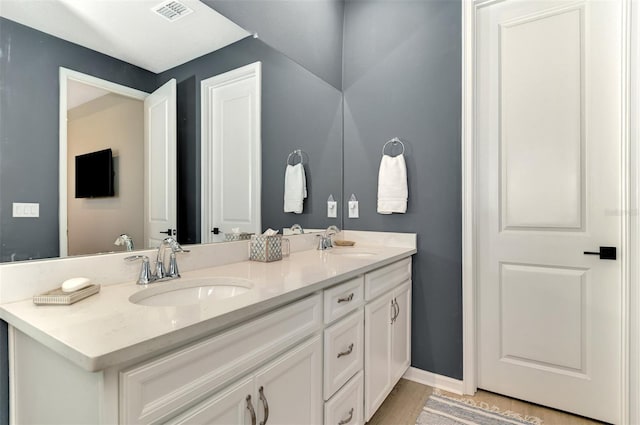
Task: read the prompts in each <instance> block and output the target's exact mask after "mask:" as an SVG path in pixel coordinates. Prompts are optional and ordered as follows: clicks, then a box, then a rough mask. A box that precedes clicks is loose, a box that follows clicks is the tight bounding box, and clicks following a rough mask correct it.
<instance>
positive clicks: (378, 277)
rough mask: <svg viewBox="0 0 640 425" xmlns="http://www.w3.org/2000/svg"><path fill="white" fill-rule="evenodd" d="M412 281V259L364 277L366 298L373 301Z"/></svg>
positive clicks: (398, 262)
mask: <svg viewBox="0 0 640 425" xmlns="http://www.w3.org/2000/svg"><path fill="white" fill-rule="evenodd" d="M409 279H411V257H409V258H405V259H404V260H400V261H397V262H395V263H393V264H390V265H388V266H385V267H382V268H380V269H378V270H374V271H372V272H370V273H367V274H366V275H364V298H365V300H367V301H371V300H373V299H374V298H376V297H378V296H379V295H382V294H384V293H385V292H387V291H389V290H391V289H393V288H395V287H396V286H398V285H400V284H401V283H402V282H404V281H406V280H409Z"/></svg>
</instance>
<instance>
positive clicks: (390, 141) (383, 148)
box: [382, 137, 404, 155]
mask: <svg viewBox="0 0 640 425" xmlns="http://www.w3.org/2000/svg"><path fill="white" fill-rule="evenodd" d="M389 143H391V144H393V145H397V144H398V143H400V146H402V152H400V154H399V155H404V143H402V140H400V139H398V138H397V137H394V138H393V139H391V140H389V141H388V142H387V143H385V144H384V145H383V146H382V155H384V150H385V148H386V147H387V145H388V144H389Z"/></svg>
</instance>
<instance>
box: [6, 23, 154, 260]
mask: <svg viewBox="0 0 640 425" xmlns="http://www.w3.org/2000/svg"><path fill="white" fill-rule="evenodd" d="M0 43H1V45H0V55H1V57H0V111H2V113H1V114H0V231H1V232H2V233H0V262H4V261H11V260H25V259H29V258H46V257H56V256H58V252H59V251H58V248H59V246H58V227H59V226H58V136H59V124H58V123H59V112H58V111H59V107H58V105H59V93H58V86H59V84H58V81H59V67H61V66H62V67H67V68H71V69H73V70H76V71H80V72H84V73H86V74H90V75H94V76H96V77H99V78H105V79H108V80H111V81H114V82H116V83H119V84H123V85H126V86H129V87H134V88H137V89H139V90H143V91H152V90H153V89H154V88H155V84H156V76H155V74H153V73H151V72H148V71H145V70H143V69H141V68H138V67H135V66H133V65H130V64H128V63H125V62H122V61H119V60H117V59H114V58H112V57H109V56H105V55H103V54H100V53H98V52H95V51H93V50H89V49H86V48H84V47H80V46H78V45H76V44H72V43H69V42H66V41H64V40H61V39H59V38H56V37H52V36H50V35H47V34H44V33H42V32H39V31H35V30H33V29H31V28H28V27H25V26H23V25H20V24H17V23H15V22H13V21H10V20H7V19H4V18H0ZM13 202H39V203H40V218H38V219H25V218H13V217H12V212H13V211H12V203H13ZM34 240H37V241H39V243H38V244H34V243H33V241H34Z"/></svg>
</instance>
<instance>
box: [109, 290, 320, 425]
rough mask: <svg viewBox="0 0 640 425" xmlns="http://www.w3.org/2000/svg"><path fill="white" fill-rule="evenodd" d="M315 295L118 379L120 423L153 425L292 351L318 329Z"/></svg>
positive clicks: (135, 368)
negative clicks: (268, 361)
mask: <svg viewBox="0 0 640 425" xmlns="http://www.w3.org/2000/svg"><path fill="white" fill-rule="evenodd" d="M321 306H322V298H321V295H320V294H317V295H313V296H311V297H308V298H305V299H303V300H301V301H298V302H295V303H293V304H291V305H288V306H286V307H283V308H281V309H279V310H276V311H274V312H272V313H268V314H265V315H264V316H260V317H258V318H257V319H254V320H251V321H249V322H247V323H245V324H242V325H239V326H237V327H234V328H232V329H230V330H228V331H226V332H224V333H222V334H220V335H216V336H214V337H212V338H210V339H207V340H204V341H202V342H199V343H196V344H194V345H191V346H189V347H187V348H185V349H181V350H179V351H177V352H174V353H171V354H169V355H166V356H164V357H161V358H159V359H157V360H153V361H150V362H147V363H144V364H141V365H138V366H136V367H134V368H132V369H129V370H125V371H123V372H121V373H120V422H121V423H126V424H138V423H151V422H155V421H157V420H159V419H161V418H163V417H166V415H168V414H170V413H172V412H175V411H177V410H178V409H180V408H182V407H184V406H185V405H187V404H189V403H191V402H193V401H195V400H196V399H197V398H198V397H200V396H202V395H204V394H207V393H210V392H211V391H213V390H215V389H218V388H221V387H222V386H223V385H225V384H227V383H228V382H230V381H231V380H232V379H234V378H238V377H240V376H241V375H245V374H246V373H247V372H249V371H250V370H251V369H252V368H254V367H257V366H259V365H260V364H262V363H264V362H266V361H267V360H269V359H270V358H271V357H273V356H274V355H276V354H277V353H279V352H281V351H282V350H284V349H286V348H287V347H290V346H291V345H293V344H295V343H296V342H298V341H301V340H302V339H303V338H305V337H307V336H308V335H310V334H311V333H313V332H315V331H317V330H319V329H320V328H321V326H322V317H321V315H322V307H321Z"/></svg>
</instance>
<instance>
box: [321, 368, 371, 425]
mask: <svg viewBox="0 0 640 425" xmlns="http://www.w3.org/2000/svg"><path fill="white" fill-rule="evenodd" d="M363 387H364V375H363V373H362V371H360V372H358V374H357V375H356V376H354V377H353V378H351V380H350V381H349V382H348V383H347V384H346V385H345V386H344V387H342V389H340V391H338V392H337V393H336V395H334V396H333V397H332V398H331V400H329V401H327V402H326V403H325V404H324V423H325V425H362V424H363V423H364V415H363V400H364V398H363Z"/></svg>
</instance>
